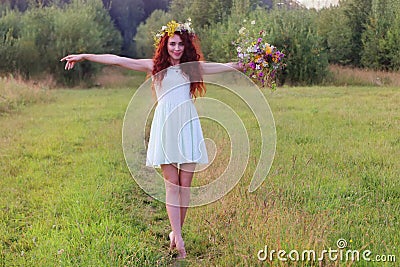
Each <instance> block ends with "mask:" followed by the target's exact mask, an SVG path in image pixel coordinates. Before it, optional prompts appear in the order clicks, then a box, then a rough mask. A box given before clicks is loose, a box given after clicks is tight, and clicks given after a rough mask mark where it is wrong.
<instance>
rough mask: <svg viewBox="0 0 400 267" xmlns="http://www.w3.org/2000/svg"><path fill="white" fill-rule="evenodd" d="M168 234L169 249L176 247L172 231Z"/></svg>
mask: <svg viewBox="0 0 400 267" xmlns="http://www.w3.org/2000/svg"><path fill="white" fill-rule="evenodd" d="M168 236H169V249H170V250H173V249H174V248H176V244H175V235H174V232H173V231H171V233H169V235H168Z"/></svg>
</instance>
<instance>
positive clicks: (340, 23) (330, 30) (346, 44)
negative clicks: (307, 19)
mask: <svg viewBox="0 0 400 267" xmlns="http://www.w3.org/2000/svg"><path fill="white" fill-rule="evenodd" d="M348 25H349V21H348V18H347V16H345V14H344V12H343V8H341V7H332V8H326V9H323V10H321V11H319V15H318V19H317V27H318V34H320V35H321V37H322V38H323V43H322V45H323V46H324V47H325V48H326V49H327V53H328V60H329V62H330V63H333V64H339V65H348V64H350V63H351V55H352V53H353V43H352V42H351V35H352V32H351V28H350V27H349V26H348Z"/></svg>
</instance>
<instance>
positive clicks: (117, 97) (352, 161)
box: [0, 86, 400, 266]
mask: <svg viewBox="0 0 400 267" xmlns="http://www.w3.org/2000/svg"><path fill="white" fill-rule="evenodd" d="M136 87H137V86H132V88H136ZM133 93H134V90H132V89H128V88H121V89H103V90H102V89H92V90H57V91H54V92H53V96H54V99H55V100H54V101H53V102H51V103H47V104H35V105H33V106H29V107H27V108H25V109H23V110H22V111H20V112H18V113H15V114H11V115H8V116H3V117H0V127H1V135H0V157H1V163H0V172H1V177H0V196H1V197H0V208H1V209H0V249H1V254H0V266H157V265H159V266H165V265H170V264H174V263H175V262H174V260H173V259H172V257H171V255H170V254H169V253H168V241H167V234H168V229H169V225H168V218H167V214H166V212H165V210H164V205H163V204H162V203H160V202H157V201H155V200H153V199H151V198H150V197H148V196H147V195H146V194H145V193H144V192H143V191H142V190H141V189H140V188H139V187H138V186H137V185H136V183H135V182H134V180H133V179H132V178H131V176H130V173H129V171H128V169H127V167H126V164H125V160H124V157H123V153H122V148H121V128H122V122H123V117H124V112H125V109H126V107H127V105H128V103H129V100H130V98H131V96H132V94H133ZM221 95H223V94H222V92H221V90H220V89H215V90H212V88H209V92H208V96H209V97H213V96H216V97H221ZM265 95H266V97H267V99H268V100H269V103H270V105H271V109H272V111H273V114H274V117H275V122H276V128H277V151H276V155H275V160H274V163H273V166H272V169H271V171H270V173H269V175H268V177H267V179H266V180H265V182H264V184H263V185H262V186H261V188H259V189H258V191H256V192H254V193H249V192H248V191H247V186H248V183H249V181H250V178H251V168H252V167H251V166H250V167H249V170H247V172H246V174H245V177H243V179H242V180H241V181H240V183H239V184H238V185H237V186H236V187H235V188H234V189H233V190H232V191H231V192H230V193H229V194H228V195H227V196H226V197H224V198H223V199H221V200H219V201H217V202H215V203H212V204H210V205H207V206H203V207H197V208H192V209H191V210H190V211H189V213H188V218H187V224H186V225H185V227H184V236H185V240H186V247H187V251H188V258H187V260H185V261H183V262H180V263H182V264H183V265H187V266H254V265H260V266H261V265H267V266H268V265H272V266H281V265H282V266H319V263H318V262H301V261H300V262H293V261H292V262H289V263H288V262H286V263H285V262H280V261H278V260H277V258H276V255H275V259H274V260H273V261H272V262H270V261H265V262H261V261H259V260H258V259H257V252H258V251H259V250H261V249H264V247H265V246H266V245H267V246H268V248H269V249H275V250H279V249H283V250H286V251H287V252H289V251H290V250H292V249H296V250H299V251H300V252H301V251H302V250H306V249H314V250H316V251H322V250H323V249H328V248H332V249H336V248H337V247H336V241H337V240H338V239H339V238H344V239H346V240H347V242H348V248H349V249H352V250H356V249H357V250H365V249H369V250H371V251H372V256H371V257H373V256H375V255H377V254H382V255H395V256H397V262H398V261H400V258H399V257H400V253H399V252H400V250H399V244H400V233H399V229H400V223H399V214H400V178H399V177H400V164H399V160H398V158H399V156H400V155H399V154H400V153H399V151H400V134H399V132H400V131H399V130H400V108H399V106H400V105H399V104H400V90H399V89H396V88H368V87H357V88H356V87H348V88H333V87H323V88H320V87H311V88H280V89H279V90H278V91H277V92H275V93H273V94H271V93H269V92H265ZM213 127H214V126H213V125H208V124H207V123H205V125H204V131H205V134H206V135H207V133H210V132H212V131H213V130H214V129H213ZM250 128H251V127H250ZM215 141H216V142H217V143H218V142H221V143H222V142H224V140H222V139H221V140H215ZM257 155H258V152H257V151H256V148H255V151H254V153H253V154H252V155H251V158H250V160H251V162H255V161H256V160H257ZM220 160H221V161H223V160H225V159H220ZM253 165H254V164H253ZM349 263H350V262H347V263H346V262H344V261H342V262H341V261H339V260H337V261H330V260H329V259H328V258H327V257H326V258H325V260H324V261H323V262H322V265H323V266H338V265H340V266H346V265H348V264H349ZM374 265H375V266H385V265H386V266H396V265H395V263H386V264H383V263H373V262H365V261H362V260H361V261H360V262H355V263H354V264H353V266H374Z"/></svg>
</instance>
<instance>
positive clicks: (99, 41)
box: [0, 0, 400, 84]
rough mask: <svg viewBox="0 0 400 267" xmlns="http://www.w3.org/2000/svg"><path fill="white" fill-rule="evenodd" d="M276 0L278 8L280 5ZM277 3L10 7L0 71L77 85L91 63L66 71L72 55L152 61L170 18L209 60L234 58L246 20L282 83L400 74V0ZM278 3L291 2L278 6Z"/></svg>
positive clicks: (50, 0)
mask: <svg viewBox="0 0 400 267" xmlns="http://www.w3.org/2000/svg"><path fill="white" fill-rule="evenodd" d="M278 2H279V5H278V4H277V3H278ZM289 2H291V1H289V0H287V1H273V0H223V1H220V0H210V1H203V0H158V1H143V0H132V1H130V0H129V1H128V0H116V1H110V0H41V1H38V0H5V1H2V3H1V4H0V73H2V74H4V73H20V74H22V75H23V76H25V77H27V78H29V77H31V76H32V75H37V74H41V73H50V74H52V75H54V76H55V77H56V78H57V80H59V81H61V82H63V83H66V84H68V83H70V84H73V83H75V82H77V81H79V80H81V79H87V78H88V77H90V76H91V75H93V74H95V72H96V68H98V67H99V66H97V65H95V64H89V63H84V64H79V68H78V70H77V71H75V72H69V73H65V72H64V71H62V64H60V63H58V62H57V60H56V59H58V58H60V57H61V56H63V55H65V54H66V53H79V52H91V53H118V54H121V55H127V56H133V57H139V58H140V57H141V58H143V57H146V58H147V57H151V56H152V53H153V48H154V47H153V38H152V32H156V31H157V30H158V29H159V28H160V27H161V25H165V24H166V22H167V21H169V20H171V19H176V20H181V21H183V20H185V19H186V18H187V17H191V18H192V21H193V24H194V26H195V30H196V32H197V34H198V36H199V37H200V39H201V43H202V49H203V53H204V55H205V58H206V60H209V61H218V62H226V61H232V60H237V54H236V50H235V47H234V46H233V45H232V42H233V41H235V40H236V38H237V36H238V31H239V29H240V28H241V27H242V26H243V24H244V21H245V20H246V21H247V22H248V21H253V20H254V21H255V24H254V25H253V28H254V29H253V30H265V31H266V33H267V36H266V38H267V39H268V41H269V42H270V43H271V44H273V45H275V46H277V47H278V48H279V49H282V50H283V52H284V53H285V54H286V55H287V56H286V57H285V60H286V63H287V68H286V69H285V70H284V73H285V75H280V77H282V80H281V81H280V82H281V83H283V82H288V83H291V84H318V83H320V82H322V81H324V80H325V79H326V77H327V74H328V65H329V64H338V65H343V66H354V67H361V68H371V69H376V70H395V71H396V70H399V69H400V48H399V46H398V45H397V44H398V43H399V41H400V5H398V0H343V1H340V6H337V7H331V8H326V9H322V10H313V9H311V10H309V9H305V8H302V7H300V6H298V5H293V3H292V5H290V4H289ZM282 3H288V4H287V6H282Z"/></svg>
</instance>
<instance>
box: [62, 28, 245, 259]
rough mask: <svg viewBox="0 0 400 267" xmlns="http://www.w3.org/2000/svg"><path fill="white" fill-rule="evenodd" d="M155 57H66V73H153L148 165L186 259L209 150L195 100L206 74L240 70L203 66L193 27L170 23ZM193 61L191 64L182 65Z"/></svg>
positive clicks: (160, 35)
mask: <svg viewBox="0 0 400 267" xmlns="http://www.w3.org/2000/svg"><path fill="white" fill-rule="evenodd" d="M155 40H156V51H155V53H154V57H153V58H152V59H132V58H127V57H120V56H117V55H111V54H102V55H96V54H78V55H68V56H66V57H64V58H62V59H61V61H66V65H65V69H66V70H70V69H72V68H73V67H74V65H75V63H77V62H81V61H84V60H88V61H92V62H97V63H102V64H109V65H116V66H120V67H122V68H126V69H131V70H135V71H142V72H147V73H148V74H151V75H152V78H153V88H154V90H155V92H156V95H157V107H156V110H155V113H154V117H153V121H152V125H151V132H150V140H149V144H148V149H147V160H146V165H147V166H152V167H160V168H161V170H162V173H163V176H164V181H165V187H166V209H167V213H168V217H169V221H170V224H171V228H172V231H171V232H170V234H169V238H170V248H171V249H174V248H176V249H177V251H178V256H177V258H179V259H181V258H185V257H186V251H185V246H184V241H183V238H182V226H183V223H184V221H185V216H186V212H187V208H188V206H189V196H190V186H191V182H192V178H193V173H194V170H195V166H196V164H197V163H207V162H208V158H207V151H206V148H205V145H204V140H203V133H202V130H201V126H200V121H199V119H198V117H197V116H198V115H197V112H196V109H195V107H194V104H193V101H192V99H193V98H196V97H198V96H202V95H204V94H205V92H206V88H205V86H204V84H203V79H202V75H203V74H213V73H218V72H224V71H230V70H232V69H240V66H239V65H238V64H237V63H226V64H217V63H206V62H203V61H202V60H203V59H202V56H201V52H200V48H199V45H198V40H197V37H196V35H195V34H194V31H193V29H192V28H191V25H190V20H189V21H187V22H186V23H177V22H175V21H171V22H169V23H168V24H167V26H163V27H162V29H161V30H160V31H159V32H158V33H157V35H156V36H155ZM186 62H190V63H188V64H182V63H186Z"/></svg>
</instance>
